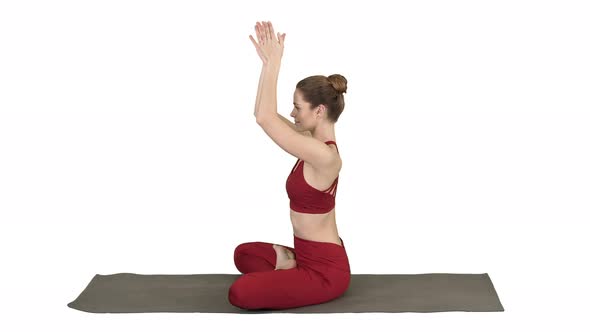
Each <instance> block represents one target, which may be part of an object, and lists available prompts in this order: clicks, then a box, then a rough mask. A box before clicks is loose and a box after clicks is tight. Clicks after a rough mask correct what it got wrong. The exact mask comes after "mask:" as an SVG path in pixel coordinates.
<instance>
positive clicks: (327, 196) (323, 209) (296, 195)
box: [286, 141, 340, 214]
mask: <svg viewBox="0 0 590 332" xmlns="http://www.w3.org/2000/svg"><path fill="white" fill-rule="evenodd" d="M324 143H326V144H330V143H333V144H334V145H336V142H334V141H326V142H324ZM336 151H338V146H337V145H336ZM300 161H301V162H300ZM303 163H304V161H303V160H301V159H297V162H296V163H295V166H293V169H292V170H291V173H290V174H289V177H288V178H287V185H286V188H287V195H288V196H289V199H290V203H289V205H290V207H291V209H292V210H293V211H297V212H304V213H311V214H320V213H327V212H330V211H331V210H332V209H333V208H334V206H335V205H336V190H337V189H338V178H339V177H340V176H338V177H336V179H335V180H334V182H333V183H332V185H331V186H330V187H329V188H328V189H326V190H323V191H320V190H318V189H316V188H314V187H312V186H310V185H309V184H308V183H307V182H306V181H305V178H304V177H303ZM299 165H301V167H298V166H299Z"/></svg>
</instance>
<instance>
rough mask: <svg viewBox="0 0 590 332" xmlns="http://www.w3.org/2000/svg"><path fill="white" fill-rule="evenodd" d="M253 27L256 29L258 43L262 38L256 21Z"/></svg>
mask: <svg viewBox="0 0 590 332" xmlns="http://www.w3.org/2000/svg"><path fill="white" fill-rule="evenodd" d="M254 29H256V38H258V42H259V43H260V41H261V40H262V33H261V32H260V26H259V25H258V22H256V25H255V26H254Z"/></svg>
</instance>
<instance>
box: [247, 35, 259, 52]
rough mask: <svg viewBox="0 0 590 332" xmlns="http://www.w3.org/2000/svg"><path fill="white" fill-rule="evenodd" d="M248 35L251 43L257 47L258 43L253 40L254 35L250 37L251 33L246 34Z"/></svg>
mask: <svg viewBox="0 0 590 332" xmlns="http://www.w3.org/2000/svg"><path fill="white" fill-rule="evenodd" d="M248 36H249V37H250V40H251V41H252V44H254V47H256V48H257V49H258V44H257V43H256V41H255V40H254V37H252V35H248Z"/></svg>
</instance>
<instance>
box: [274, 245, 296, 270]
mask: <svg viewBox="0 0 590 332" xmlns="http://www.w3.org/2000/svg"><path fill="white" fill-rule="evenodd" d="M272 247H273V249H274V250H275V252H276V253H277V263H276V264H275V265H276V267H275V270H288V269H292V268H294V267H296V266H297V261H295V254H293V253H292V252H291V250H289V249H287V248H285V247H282V246H280V245H276V244H273V245H272Z"/></svg>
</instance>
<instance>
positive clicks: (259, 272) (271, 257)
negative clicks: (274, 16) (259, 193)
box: [228, 22, 350, 309]
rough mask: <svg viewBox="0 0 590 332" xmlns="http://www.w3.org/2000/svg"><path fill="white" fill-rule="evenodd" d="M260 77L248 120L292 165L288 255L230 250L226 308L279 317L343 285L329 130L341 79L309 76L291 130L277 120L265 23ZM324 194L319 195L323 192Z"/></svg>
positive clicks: (277, 42) (274, 250)
mask: <svg viewBox="0 0 590 332" xmlns="http://www.w3.org/2000/svg"><path fill="white" fill-rule="evenodd" d="M255 29H256V35H257V38H258V42H256V41H255V40H254V38H253V37H252V36H251V35H250V40H251V41H252V43H253V44H254V46H255V48H256V51H257V53H258V55H259V56H260V58H261V59H262V63H263V66H262V73H261V75H260V81H259V85H258V95H257V97H256V106H255V112H254V115H255V116H256V122H257V123H258V124H259V125H260V126H261V127H262V128H263V129H264V131H265V132H266V134H268V135H269V136H270V137H271V139H272V140H273V141H274V142H275V143H277V144H278V145H279V146H280V147H281V148H282V149H283V150H285V151H286V152H288V153H290V154H291V155H293V156H295V157H297V158H298V160H297V162H296V163H295V166H293V169H292V170H291V173H290V174H289V176H288V178H287V182H286V190H287V195H288V197H289V199H290V210H291V211H290V216H291V223H292V225H293V236H294V248H292V247H288V246H281V245H276V244H272V243H266V242H247V243H242V244H240V245H238V246H237V248H236V249H235V252H234V261H235V264H236V267H237V269H238V270H239V271H240V272H242V273H243V275H241V276H240V277H239V278H238V279H236V281H235V282H234V283H233V284H232V286H231V287H230V289H229V295H228V298H229V301H230V303H232V304H233V305H235V306H237V307H240V308H243V309H287V308H296V307H301V306H306V305H312V304H318V303H323V302H327V301H330V300H333V299H335V298H337V297H340V296H341V295H342V294H343V293H344V292H345V291H346V289H347V288H348V286H349V284H350V266H349V262H348V256H347V253H346V249H345V247H344V242H343V241H342V239H341V238H340V236H339V235H338V229H337V227H336V218H335V196H336V190H337V185H338V174H339V172H340V169H341V168H342V160H341V159H340V156H339V153H338V148H337V146H336V142H335V140H336V139H335V134H334V123H335V122H336V121H337V120H338V117H339V116H340V114H341V113H342V110H343V109H344V97H343V93H344V92H346V89H347V87H346V84H347V81H346V79H345V78H344V77H343V76H341V75H338V74H335V75H331V76H329V77H325V76H321V75H316V76H310V77H308V78H306V79H304V80H302V81H300V82H299V83H297V86H296V89H295V92H294V94H293V104H294V105H295V107H294V110H293V111H292V112H291V116H292V117H293V118H294V122H295V123H291V122H290V121H289V120H287V119H285V118H284V117H282V116H280V115H279V114H278V113H277V103H276V85H277V80H278V73H279V68H280V61H281V58H282V54H283V46H284V41H285V34H282V35H281V34H277V35H276V38H275V35H274V30H273V27H272V24H271V23H270V22H262V24H260V23H258V22H256V27H255ZM324 188H325V189H324Z"/></svg>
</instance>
